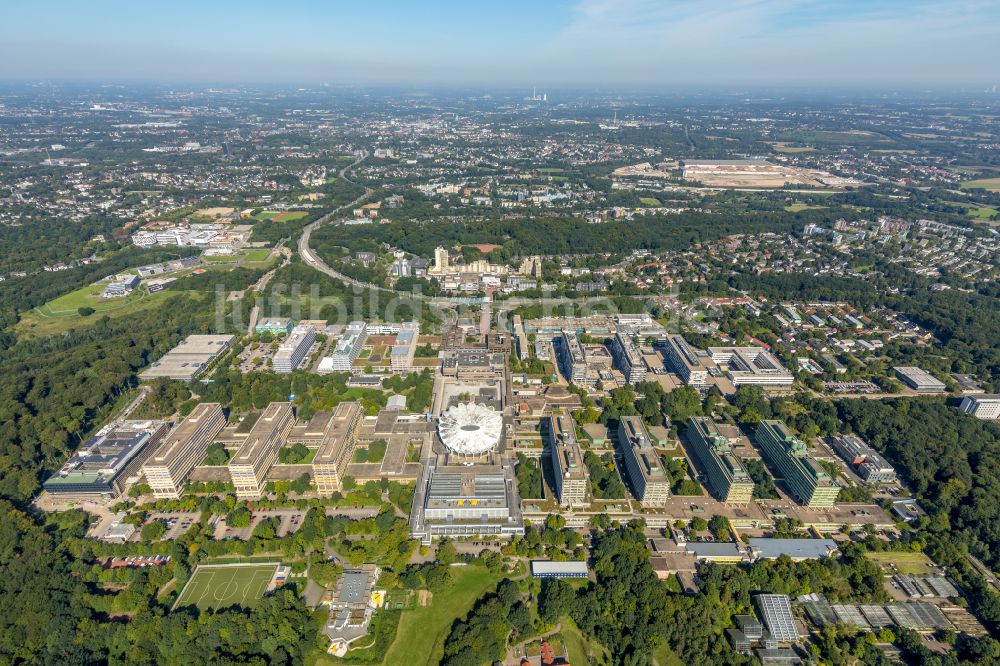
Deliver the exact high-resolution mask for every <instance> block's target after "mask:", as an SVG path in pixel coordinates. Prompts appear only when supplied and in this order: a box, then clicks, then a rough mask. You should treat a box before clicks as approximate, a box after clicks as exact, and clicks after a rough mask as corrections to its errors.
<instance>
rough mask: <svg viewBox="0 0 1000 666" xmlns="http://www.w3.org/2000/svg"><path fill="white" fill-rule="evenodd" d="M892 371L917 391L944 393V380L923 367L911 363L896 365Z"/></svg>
mask: <svg viewBox="0 0 1000 666" xmlns="http://www.w3.org/2000/svg"><path fill="white" fill-rule="evenodd" d="M892 371H893V372H895V373H896V376H897V377H898V378H899V380H900V381H902V382H903V383H904V384H906V385H907V386H909V387H910V388H911V389H913V390H914V391H916V392H917V393H944V391H945V385H944V382H942V381H941V380H939V379H938V378H937V377H935V376H934V375H932V374H931V373H929V372H927V371H926V370H924V369H923V368H917V367H915V366H912V365H897V366H895V367H893V369H892Z"/></svg>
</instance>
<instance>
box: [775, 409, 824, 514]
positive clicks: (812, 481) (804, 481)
mask: <svg viewBox="0 0 1000 666" xmlns="http://www.w3.org/2000/svg"><path fill="white" fill-rule="evenodd" d="M756 439H757V445H758V446H759V447H760V450H761V453H762V454H763V456H764V460H766V461H767V464H768V465H770V466H771V467H772V468H773V469H774V470H775V471H776V472H777V474H778V475H780V476H781V477H782V478H783V479H784V481H785V486H786V487H787V488H788V490H789V492H790V493H791V495H792V497H793V498H795V501H797V502H798V503H799V504H802V505H803V506H806V507H809V508H811V509H812V508H829V507H832V506H833V504H834V502H835V501H836V500H837V495H838V493H840V485H838V484H837V483H835V482H834V481H833V479H831V478H830V475H829V474H827V473H826V470H824V469H823V467H822V466H821V465H820V464H819V462H817V461H816V459H815V458H813V457H812V456H810V455H809V454H808V453H807V452H806V444H805V442H803V441H802V440H800V439H797V438H796V437H795V436H794V435H792V432H791V431H790V430H789V429H788V426H786V425H785V424H784V423H782V422H781V421H762V422H761V424H760V426H758V428H757V433H756Z"/></svg>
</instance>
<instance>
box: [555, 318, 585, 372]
mask: <svg viewBox="0 0 1000 666" xmlns="http://www.w3.org/2000/svg"><path fill="white" fill-rule="evenodd" d="M559 354H560V358H561V360H562V363H563V368H564V369H565V370H564V374H565V375H566V378H567V379H569V380H570V382H572V383H573V384H585V383H586V382H587V354H586V352H585V351H584V349H583V345H582V344H580V338H579V337H577V335H576V333H575V332H574V331H568V330H563V332H562V344H561V345H560V346H559Z"/></svg>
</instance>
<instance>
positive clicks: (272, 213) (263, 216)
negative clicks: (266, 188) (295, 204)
mask: <svg viewBox="0 0 1000 666" xmlns="http://www.w3.org/2000/svg"><path fill="white" fill-rule="evenodd" d="M305 216H306V213H304V212H303V211H301V210H292V211H288V210H262V211H260V212H259V213H256V214H254V216H253V217H254V219H255V220H261V221H263V220H274V221H275V222H291V221H292V220H298V219H299V218H303V217H305ZM275 218H280V219H275Z"/></svg>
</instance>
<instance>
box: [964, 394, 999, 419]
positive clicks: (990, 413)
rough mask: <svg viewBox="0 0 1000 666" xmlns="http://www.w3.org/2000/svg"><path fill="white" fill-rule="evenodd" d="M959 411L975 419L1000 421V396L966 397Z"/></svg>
mask: <svg viewBox="0 0 1000 666" xmlns="http://www.w3.org/2000/svg"><path fill="white" fill-rule="evenodd" d="M960 409H961V410H962V411H963V412H965V413H966V414H971V415H972V416H975V417H976V418H977V419H1000V395H970V396H966V397H965V398H963V399H962V404H961V405H960Z"/></svg>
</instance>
